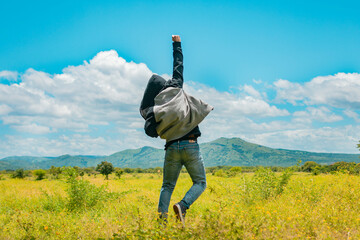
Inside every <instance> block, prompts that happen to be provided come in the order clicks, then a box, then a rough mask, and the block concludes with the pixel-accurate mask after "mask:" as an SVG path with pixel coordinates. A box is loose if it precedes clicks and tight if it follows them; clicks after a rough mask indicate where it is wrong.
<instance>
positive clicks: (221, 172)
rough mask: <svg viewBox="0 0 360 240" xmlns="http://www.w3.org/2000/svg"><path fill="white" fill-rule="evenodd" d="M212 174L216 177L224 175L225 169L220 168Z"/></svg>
mask: <svg viewBox="0 0 360 240" xmlns="http://www.w3.org/2000/svg"><path fill="white" fill-rule="evenodd" d="M214 175H215V176H217V177H225V176H226V174H225V171H224V170H222V169H220V170H218V171H216V172H215V174H214Z"/></svg>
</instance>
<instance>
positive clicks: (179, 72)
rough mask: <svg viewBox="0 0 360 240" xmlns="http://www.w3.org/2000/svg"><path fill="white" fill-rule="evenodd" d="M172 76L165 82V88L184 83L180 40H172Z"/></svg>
mask: <svg viewBox="0 0 360 240" xmlns="http://www.w3.org/2000/svg"><path fill="white" fill-rule="evenodd" d="M173 57H174V63H173V76H172V79H170V80H169V81H167V82H166V84H165V88H168V87H176V88H182V87H183V83H184V77H183V71H184V65H183V54H182V49H181V42H173Z"/></svg>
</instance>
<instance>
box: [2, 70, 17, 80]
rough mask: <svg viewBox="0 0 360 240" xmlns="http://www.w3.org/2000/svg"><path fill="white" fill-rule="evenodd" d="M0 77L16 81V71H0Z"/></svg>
mask: <svg viewBox="0 0 360 240" xmlns="http://www.w3.org/2000/svg"><path fill="white" fill-rule="evenodd" d="M1 78H4V79H7V80H10V81H16V80H17V78H18V73H17V72H14V71H7V70H4V71H0V79H1Z"/></svg>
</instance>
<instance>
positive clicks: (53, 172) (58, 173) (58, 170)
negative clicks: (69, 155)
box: [49, 166, 62, 179]
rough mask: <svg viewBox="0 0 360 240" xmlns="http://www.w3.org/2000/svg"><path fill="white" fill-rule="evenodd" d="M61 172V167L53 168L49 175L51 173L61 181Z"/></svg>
mask: <svg viewBox="0 0 360 240" xmlns="http://www.w3.org/2000/svg"><path fill="white" fill-rule="evenodd" d="M61 172H62V170H61V168H60V167H55V166H51V167H50V169H49V173H50V174H51V175H52V176H53V177H54V178H55V179H59V177H60V174H61Z"/></svg>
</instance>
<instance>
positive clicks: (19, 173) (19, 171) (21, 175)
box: [11, 168, 25, 178]
mask: <svg viewBox="0 0 360 240" xmlns="http://www.w3.org/2000/svg"><path fill="white" fill-rule="evenodd" d="M11 177H12V178H25V171H24V169H22V168H20V169H16V171H15V172H14V173H13V174H12V175H11Z"/></svg>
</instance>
